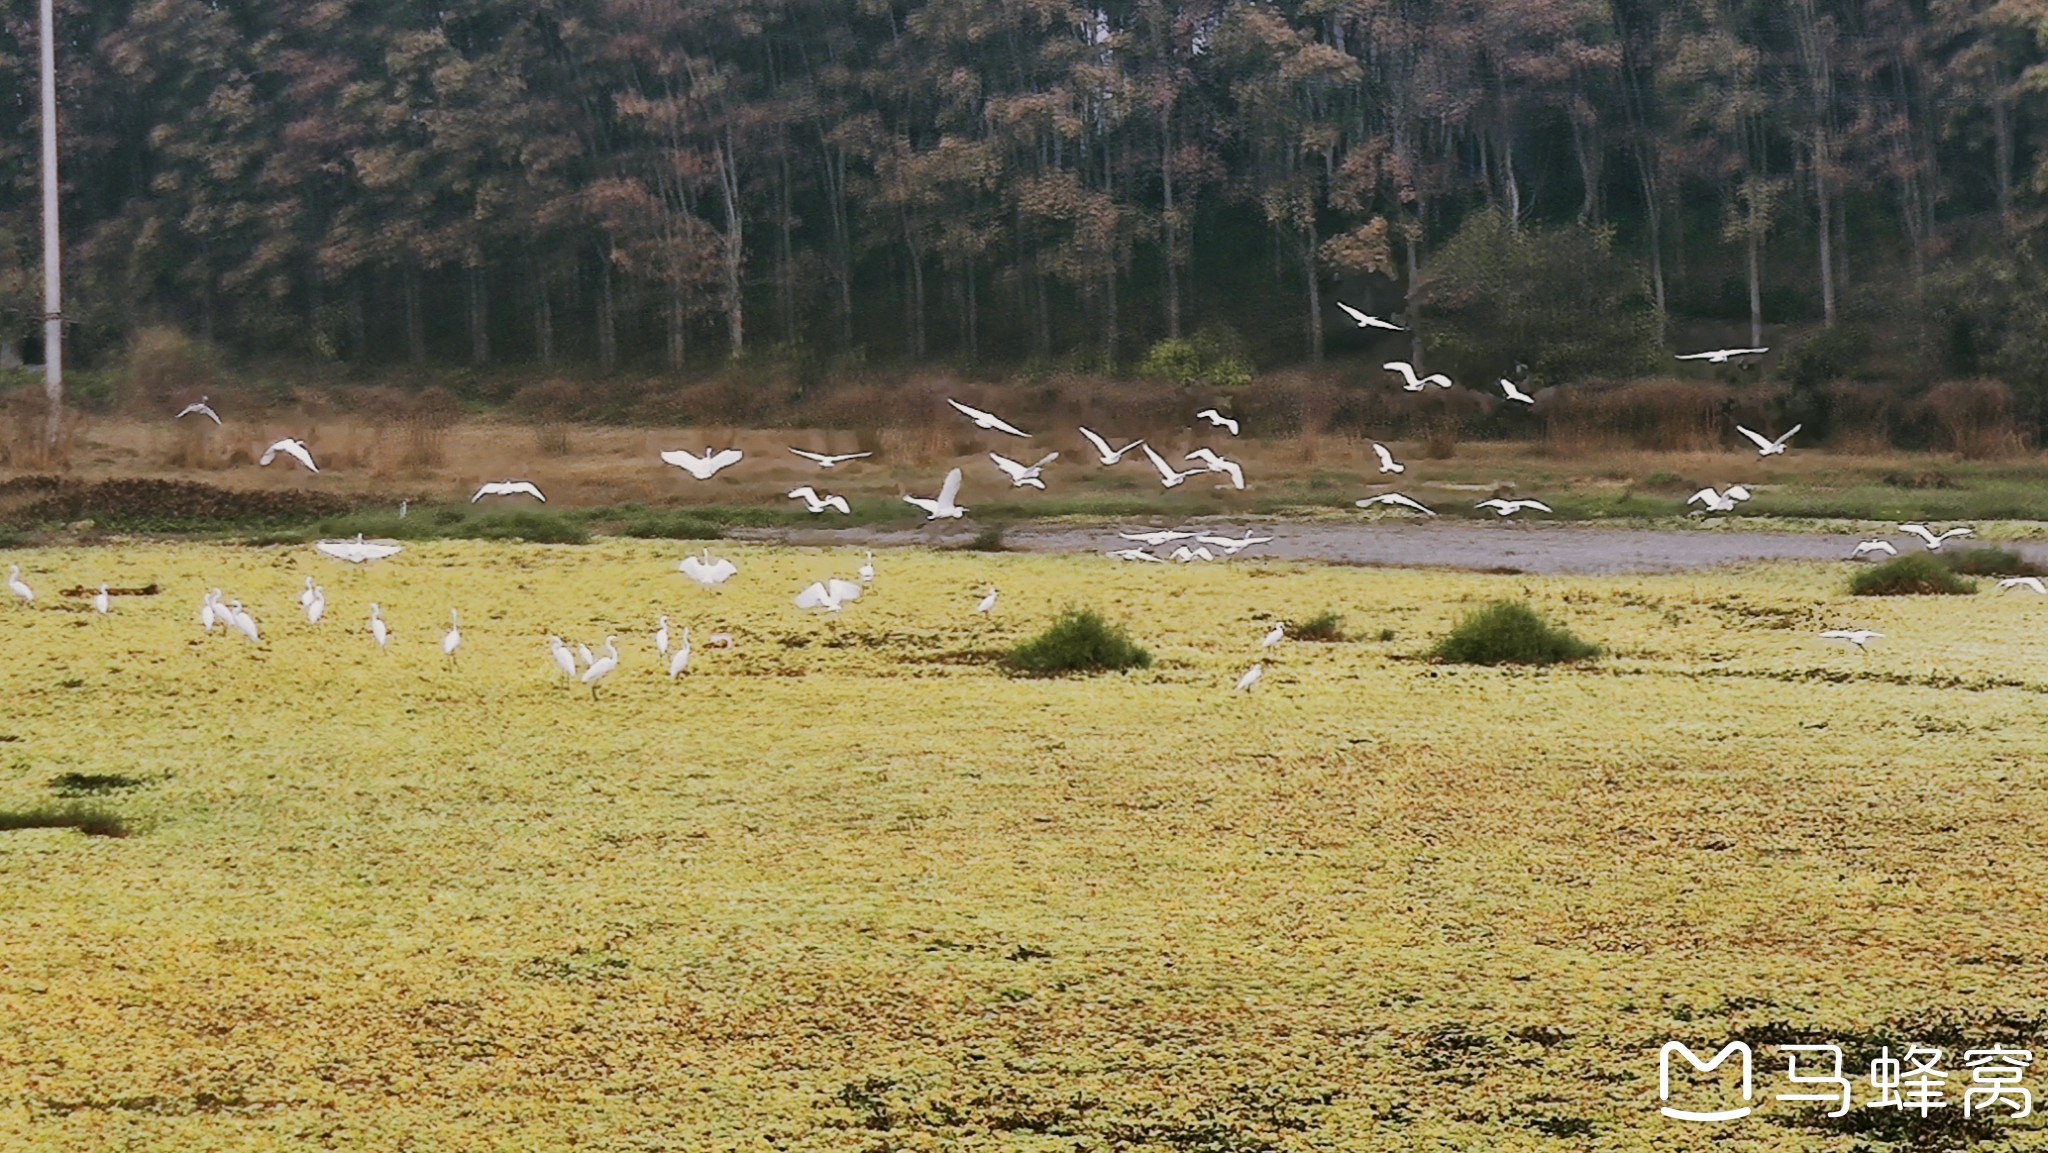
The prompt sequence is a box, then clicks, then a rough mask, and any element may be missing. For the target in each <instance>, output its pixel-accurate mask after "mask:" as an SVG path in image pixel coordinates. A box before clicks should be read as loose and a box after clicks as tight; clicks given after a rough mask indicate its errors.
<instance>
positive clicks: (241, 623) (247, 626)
mask: <svg viewBox="0 0 2048 1153" xmlns="http://www.w3.org/2000/svg"><path fill="white" fill-rule="evenodd" d="M228 620H229V622H230V623H232V624H233V625H234V626H235V628H236V630H237V631H239V632H240V633H241V634H242V635H243V636H245V637H248V638H249V639H250V641H252V642H253V641H256V640H258V639H259V638H258V637H257V635H256V618H255V617H252V616H250V615H249V614H248V612H247V611H246V610H244V609H243V608H242V602H241V601H229V602H228Z"/></svg>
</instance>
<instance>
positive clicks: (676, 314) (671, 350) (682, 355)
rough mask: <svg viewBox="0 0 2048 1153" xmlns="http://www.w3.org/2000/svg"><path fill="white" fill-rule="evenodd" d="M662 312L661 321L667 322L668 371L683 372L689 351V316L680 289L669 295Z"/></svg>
mask: <svg viewBox="0 0 2048 1153" xmlns="http://www.w3.org/2000/svg"><path fill="white" fill-rule="evenodd" d="M662 311H663V313H664V317H663V319H665V320H666V321H667V322H668V342H667V345H668V370H669V371H670V372H678V373H679V372H681V371H683V365H684V364H685V363H686V361H687V359H688V356H689V351H690V347H689V336H690V314H689V310H688V309H687V308H685V307H684V302H683V293H682V290H681V289H676V290H674V291H672V292H670V293H669V298H668V307H667V308H665V309H663V310H662Z"/></svg>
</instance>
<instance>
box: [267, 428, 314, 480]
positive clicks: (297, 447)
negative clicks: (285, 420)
mask: <svg viewBox="0 0 2048 1153" xmlns="http://www.w3.org/2000/svg"><path fill="white" fill-rule="evenodd" d="M278 453H283V454H285V455H286V456H288V457H291V458H292V459H293V460H295V461H298V462H299V463H300V464H303V465H305V466H306V471H307V472H319V471H320V466H319V465H317V464H314V463H313V454H312V453H310V452H307V451H306V442H305V441H302V440H293V439H291V438H290V437H286V438H285V439H283V440H280V441H278V442H277V443H276V444H273V445H271V446H270V447H269V448H266V449H264V450H263V455H262V456H260V457H258V458H256V463H257V464H269V463H270V462H271V461H273V460H276V459H277V454H278Z"/></svg>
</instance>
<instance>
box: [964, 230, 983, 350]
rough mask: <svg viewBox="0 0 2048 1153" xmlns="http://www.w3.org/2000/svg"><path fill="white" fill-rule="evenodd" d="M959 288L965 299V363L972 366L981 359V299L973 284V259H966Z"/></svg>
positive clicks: (970, 257)
mask: <svg viewBox="0 0 2048 1153" xmlns="http://www.w3.org/2000/svg"><path fill="white" fill-rule="evenodd" d="M960 280H961V288H962V290H963V291H964V293H965V295H966V298H967V307H966V317H965V321H964V324H965V327H966V329H967V363H969V364H974V363H976V362H977V361H979V360H980V359H981V297H980V294H979V290H978V289H977V288H976V287H975V283H974V258H973V257H972V256H969V257H968V258H967V265H966V268H965V270H964V271H963V272H962V273H961V277H960Z"/></svg>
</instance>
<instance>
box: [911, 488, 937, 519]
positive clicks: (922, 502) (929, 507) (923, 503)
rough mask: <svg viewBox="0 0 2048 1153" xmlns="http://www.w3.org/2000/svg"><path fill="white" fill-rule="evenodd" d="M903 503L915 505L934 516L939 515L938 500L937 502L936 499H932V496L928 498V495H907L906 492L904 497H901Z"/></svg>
mask: <svg viewBox="0 0 2048 1153" xmlns="http://www.w3.org/2000/svg"><path fill="white" fill-rule="evenodd" d="M903 503H904V504H912V505H916V506H917V507H919V508H921V509H923V510H924V511H926V512H928V513H930V514H931V515H932V516H934V517H936V516H938V515H939V502H938V501H936V500H933V499H932V498H930V497H923V496H911V495H909V494H907V493H906V494H904V497H903Z"/></svg>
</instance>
